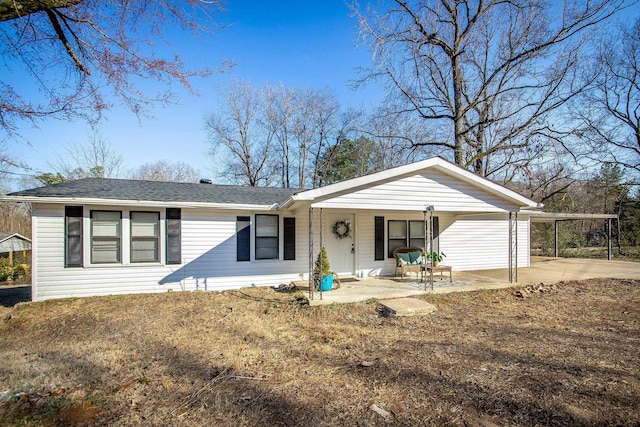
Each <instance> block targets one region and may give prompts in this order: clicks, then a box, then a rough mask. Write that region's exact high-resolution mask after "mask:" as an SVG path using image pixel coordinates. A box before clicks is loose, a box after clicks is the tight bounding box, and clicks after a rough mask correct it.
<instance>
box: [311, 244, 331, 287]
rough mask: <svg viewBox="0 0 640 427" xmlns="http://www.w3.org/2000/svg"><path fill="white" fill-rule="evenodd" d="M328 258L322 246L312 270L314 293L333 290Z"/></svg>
mask: <svg viewBox="0 0 640 427" xmlns="http://www.w3.org/2000/svg"><path fill="white" fill-rule="evenodd" d="M329 268H330V266H329V257H328V256H327V250H326V249H325V247H324V246H323V247H322V249H321V250H320V253H319V254H318V258H317V259H316V265H315V267H314V269H313V283H314V286H315V289H316V291H319V290H322V291H330V290H331V289H332V288H333V273H331V272H330V271H329Z"/></svg>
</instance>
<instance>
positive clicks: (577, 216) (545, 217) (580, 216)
mask: <svg viewBox="0 0 640 427" xmlns="http://www.w3.org/2000/svg"><path fill="white" fill-rule="evenodd" d="M525 213H526V214H528V215H529V216H530V218H531V222H546V223H553V256H554V257H555V258H558V254H559V251H558V224H559V223H560V222H562V221H598V220H602V221H605V229H606V230H607V259H608V260H611V222H612V221H611V220H613V219H615V220H618V215H616V214H591V213H559V212H539V211H526V212H525Z"/></svg>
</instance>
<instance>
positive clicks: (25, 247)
mask: <svg viewBox="0 0 640 427" xmlns="http://www.w3.org/2000/svg"><path fill="white" fill-rule="evenodd" d="M30 250H31V239H29V238H28V237H24V236H23V235H22V234H18V233H0V257H1V258H9V260H10V262H13V258H14V256H13V254H14V253H15V252H21V253H22V258H23V259H26V258H27V255H26V253H27V251H30Z"/></svg>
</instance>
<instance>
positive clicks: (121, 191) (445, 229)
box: [3, 157, 541, 301]
mask: <svg viewBox="0 0 640 427" xmlns="http://www.w3.org/2000/svg"><path fill="white" fill-rule="evenodd" d="M3 200H11V201H16V202H28V203H31V204H32V215H33V225H32V236H33V254H32V257H33V259H32V261H33V273H32V278H33V279H32V280H33V283H32V284H33V286H32V293H33V296H32V299H33V300H34V301H39V300H45V299H50V298H64V297H80V296H92V295H106V294H127V293H145V292H146V293H148V292H164V291H167V290H169V289H173V290H196V289H201V290H224V289H232V288H239V287H245V286H254V285H255V286H264V285H278V284H281V283H289V282H290V281H292V280H308V277H309V274H310V271H311V270H312V267H313V260H314V259H315V256H316V254H317V253H318V252H319V250H320V247H321V245H323V246H325V247H326V249H327V252H328V255H329V261H330V263H331V267H332V270H334V271H335V272H337V273H338V274H340V275H356V276H379V275H391V274H393V273H394V268H395V263H394V259H393V258H392V252H393V249H394V248H396V247H401V246H419V247H424V245H425V243H426V244H427V246H429V245H431V238H429V239H428V241H427V239H426V236H427V235H429V236H430V237H431V235H430V231H432V232H433V250H436V251H441V252H444V253H446V264H447V265H450V266H452V267H453V269H454V271H456V270H474V269H490V268H517V267H527V266H528V265H529V225H530V218H529V215H528V214H525V213H523V212H524V210H530V211H531V210H532V209H537V208H540V207H541V206H540V205H539V204H538V203H536V202H534V201H533V200H530V199H528V198H526V197H523V196H521V195H520V194H517V193H515V192H514V191H511V190H509V189H507V188H505V187H503V186H500V185H498V184H496V183H494V182H492V181H489V180H487V179H485V178H482V177H479V176H477V175H475V174H473V173H471V172H469V171H467V170H465V169H463V168H461V167H459V166H457V165H455V164H453V163H450V162H448V161H446V160H444V159H442V158H439V157H433V158H430V159H427V160H423V161H420V162H416V163H412V164H408V165H405V166H400V167H396V168H392V169H388V170H384V171H382V172H378V173H374V174H371V175H367V176H363V177H360V178H355V179H351V180H347V181H344V182H340V183H337V184H332V185H327V186H324V187H320V188H316V189H312V190H296V189H283V188H256V187H245V186H227V185H212V184H208V183H175V182H153V181H134V180H121V179H100V178H86V179H80V180H77V181H70V182H65V183H62V184H58V185H52V186H47V187H41V188H34V189H30V190H26V191H20V192H16V193H12V194H10V195H8V196H5V197H4V198H3ZM431 224H432V226H430V225H431ZM425 229H427V231H426V232H425ZM429 229H431V230H429Z"/></svg>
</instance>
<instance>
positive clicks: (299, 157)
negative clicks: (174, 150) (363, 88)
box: [207, 83, 357, 188]
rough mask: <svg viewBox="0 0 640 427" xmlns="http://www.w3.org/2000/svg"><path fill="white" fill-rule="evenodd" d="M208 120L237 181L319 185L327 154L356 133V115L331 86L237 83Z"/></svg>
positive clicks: (215, 142) (214, 143) (231, 176)
mask: <svg viewBox="0 0 640 427" xmlns="http://www.w3.org/2000/svg"><path fill="white" fill-rule="evenodd" d="M224 102H225V105H224V106H222V107H221V108H220V109H219V111H217V112H216V113H214V114H212V115H211V116H210V117H209V119H208V121H207V128H208V129H209V134H210V136H211V138H210V139H211V142H212V146H213V147H214V149H215V150H214V152H213V153H214V154H215V153H216V152H217V150H218V149H223V151H226V152H227V154H231V161H230V162H229V164H228V165H227V168H226V169H225V171H224V173H223V175H224V176H225V177H226V178H227V179H228V180H230V181H231V182H234V183H246V184H249V185H278V186H281V187H285V188H309V187H316V186H318V185H320V182H321V173H320V172H321V168H322V159H321V157H322V154H323V153H324V151H325V150H326V147H328V146H331V145H334V144H336V143H337V142H338V141H339V139H340V138H342V137H345V136H346V135H347V134H348V133H349V132H351V129H352V125H353V123H354V122H355V117H356V116H357V114H356V113H354V112H351V111H349V112H341V110H340V105H339V104H338V102H337V101H336V98H335V96H334V95H333V93H331V92H330V91H328V90H316V89H300V88H288V87H286V86H283V85H281V86H279V87H276V88H273V87H269V86H267V87H266V88H265V89H264V90H260V89H257V88H253V87H251V86H250V85H248V84H246V83H241V84H238V83H236V84H233V85H231V88H230V89H229V92H228V94H227V95H226V96H224Z"/></svg>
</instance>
